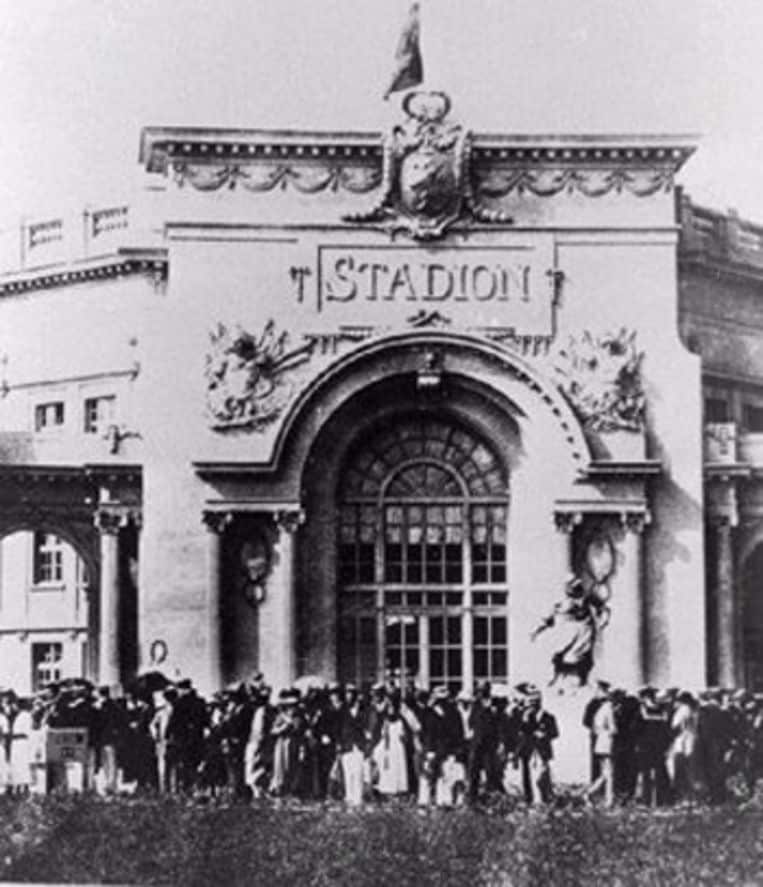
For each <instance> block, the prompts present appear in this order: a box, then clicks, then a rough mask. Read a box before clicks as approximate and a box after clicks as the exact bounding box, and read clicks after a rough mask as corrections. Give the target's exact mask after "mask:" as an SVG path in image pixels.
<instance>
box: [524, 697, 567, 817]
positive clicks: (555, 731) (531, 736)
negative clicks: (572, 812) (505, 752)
mask: <svg viewBox="0 0 763 887" xmlns="http://www.w3.org/2000/svg"><path fill="white" fill-rule="evenodd" d="M526 694H527V696H526V699H527V701H526V703H525V706H524V712H523V713H522V717H521V721H520V724H519V760H520V763H521V766H522V789H523V791H524V795H525V800H526V801H527V803H528V804H532V803H534V802H535V801H536V800H538V799H540V800H541V801H542V802H543V803H544V804H546V803H548V802H549V801H550V800H551V793H552V791H551V790H552V786H551V760H552V759H553V757H554V751H553V742H554V740H555V739H557V738H558V736H559V727H558V725H557V723H556V718H555V717H554V716H553V715H552V714H551V712H549V711H546V710H545V709H544V708H543V699H542V697H541V693H540V690H538V688H537V687H534V686H532V685H530V686H528V687H527V688H526Z"/></svg>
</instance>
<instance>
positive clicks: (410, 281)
mask: <svg viewBox="0 0 763 887" xmlns="http://www.w3.org/2000/svg"><path fill="white" fill-rule="evenodd" d="M531 271H532V266H531V265H529V264H526V263H524V262H517V263H514V264H508V265H505V264H503V263H500V262H496V263H495V264H493V263H490V264H485V263H474V264H472V263H468V262H455V263H448V264H445V263H442V262H400V263H396V264H391V263H387V262H378V261H358V259H357V258H356V257H355V256H353V255H349V254H343V255H340V256H338V257H337V258H336V259H334V260H333V262H332V263H331V264H329V266H328V267H327V268H324V278H323V286H322V289H323V293H322V295H323V299H324V300H325V301H326V302H352V301H354V300H362V301H368V302H397V301H405V302H447V301H450V300H452V301H454V302H508V301H511V300H514V299H516V300H518V301H522V302H529V301H530V275H531Z"/></svg>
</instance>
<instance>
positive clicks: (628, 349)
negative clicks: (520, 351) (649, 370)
mask: <svg viewBox="0 0 763 887" xmlns="http://www.w3.org/2000/svg"><path fill="white" fill-rule="evenodd" d="M643 361H644V352H643V351H639V350H638V349H637V348H636V333H635V331H628V330H626V329H625V328H623V329H621V330H620V331H619V333H617V334H616V335H615V334H612V333H605V334H603V335H599V336H594V335H593V334H592V333H590V332H584V333H583V334H582V335H581V336H580V337H578V338H575V337H570V340H569V344H568V346H567V348H563V349H560V350H559V352H558V354H557V361H556V366H555V370H556V373H557V376H558V384H559V388H560V390H561V391H562V393H563V394H564V395H565V396H566V397H567V399H568V400H569V402H570V404H571V405H572V407H573V409H574V410H575V412H576V414H577V416H578V418H579V419H580V421H581V422H582V424H583V426H584V428H586V429H587V430H589V431H597V432H608V431H619V430H625V431H641V430H643V428H644V413H645V405H646V399H645V395H644V388H643V382H642V372H641V368H642V364H643Z"/></svg>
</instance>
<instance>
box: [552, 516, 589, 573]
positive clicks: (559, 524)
mask: <svg viewBox="0 0 763 887" xmlns="http://www.w3.org/2000/svg"><path fill="white" fill-rule="evenodd" d="M582 523H583V513H582V512H580V511H562V510H557V511H555V512H554V526H555V527H556V529H557V531H558V532H559V533H560V534H561V535H562V539H563V542H562V545H563V551H562V552H561V553H560V552H558V551H555V552H554V554H555V558H554V559H555V560H556V559H557V558H560V559H561V561H562V565H563V567H564V574H563V575H562V576H560V577H559V579H560V582H559V585H560V588H561V585H562V583H563V582H564V580H565V579H566V578H567V574H568V573H571V572H572V571H573V570H574V569H575V563H574V560H575V559H574V551H573V546H572V539H573V536H574V534H575V529H576V528H577V527H579V526H580V525H581V524H582Z"/></svg>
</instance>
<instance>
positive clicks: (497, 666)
mask: <svg viewBox="0 0 763 887" xmlns="http://www.w3.org/2000/svg"><path fill="white" fill-rule="evenodd" d="M491 658H492V663H491V665H492V666H493V669H492V676H493V677H494V678H495V677H504V676H505V675H506V673H507V672H506V650H502V649H501V650H493V652H492V657H491Z"/></svg>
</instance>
